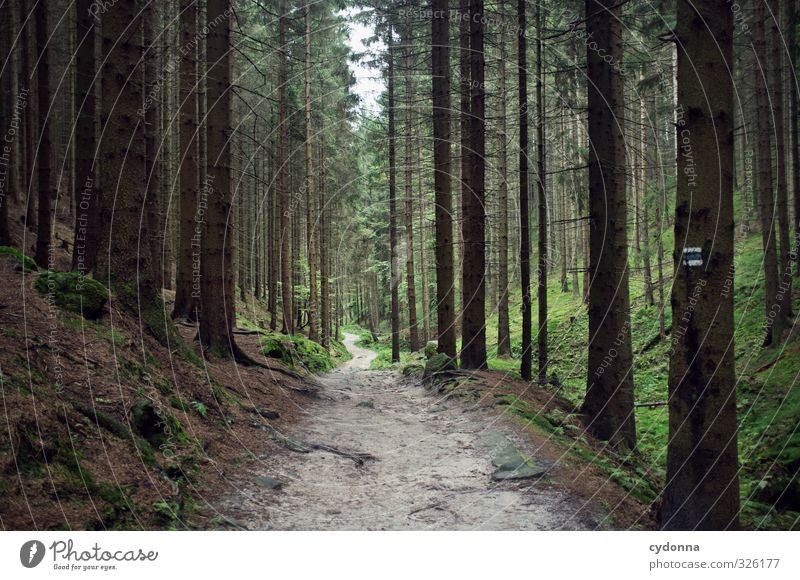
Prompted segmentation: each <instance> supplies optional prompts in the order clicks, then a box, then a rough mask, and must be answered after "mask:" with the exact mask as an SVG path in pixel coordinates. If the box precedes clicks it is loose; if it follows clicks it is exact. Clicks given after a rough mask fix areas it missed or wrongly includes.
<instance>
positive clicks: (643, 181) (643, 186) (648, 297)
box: [638, 72, 655, 306]
mask: <svg viewBox="0 0 800 580" xmlns="http://www.w3.org/2000/svg"><path fill="white" fill-rule="evenodd" d="M639 80H640V82H641V81H644V73H643V72H640V73H639ZM646 103H647V101H646V96H645V95H642V96H641V97H640V98H639V137H640V138H639V147H640V148H641V152H640V153H639V175H638V180H639V188H638V189H639V208H638V213H639V217H640V222H639V225H640V228H641V241H640V243H641V250H642V268H643V270H642V274H643V276H644V300H645V303H646V304H647V305H648V306H653V304H655V297H654V296H653V274H652V269H651V264H650V223H649V221H650V213H649V212H648V211H647V165H648V163H649V160H648V157H647V151H648V147H647V129H646V127H647V105H646ZM653 114H655V111H654V112H653Z"/></svg>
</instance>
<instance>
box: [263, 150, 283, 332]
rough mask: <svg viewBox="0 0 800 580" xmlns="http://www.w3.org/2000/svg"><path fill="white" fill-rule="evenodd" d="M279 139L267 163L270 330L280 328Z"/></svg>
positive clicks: (266, 229) (267, 254)
mask: <svg viewBox="0 0 800 580" xmlns="http://www.w3.org/2000/svg"><path fill="white" fill-rule="evenodd" d="M276 142H277V140H274V141H273V142H272V144H273V146H272V154H271V155H270V156H269V160H268V161H267V165H268V166H269V172H270V174H269V178H268V179H266V181H267V183H269V184H270V186H266V195H267V203H268V204H269V208H270V209H269V214H268V217H267V220H266V228H265V235H266V236H267V237H268V244H269V245H268V246H267V249H266V256H267V259H268V260H269V262H268V264H269V268H268V274H267V275H268V276H269V282H268V284H267V286H268V293H269V314H270V317H269V328H270V330H273V331H274V330H277V328H278V278H279V277H280V268H281V260H280V246H281V235H280V232H281V228H280V219H281V217H280V213H281V211H280V207H281V205H280V200H279V199H278V188H277V183H276V176H277V173H278V172H277V167H278V164H277V160H278V155H277V152H276V151H277V146H276V145H275V144H276Z"/></svg>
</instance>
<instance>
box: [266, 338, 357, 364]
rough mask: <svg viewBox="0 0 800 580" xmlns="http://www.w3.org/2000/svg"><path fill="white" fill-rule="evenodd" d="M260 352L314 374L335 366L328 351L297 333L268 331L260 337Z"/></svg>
mask: <svg viewBox="0 0 800 580" xmlns="http://www.w3.org/2000/svg"><path fill="white" fill-rule="evenodd" d="M341 348H344V347H343V346H341ZM261 352H262V353H263V354H264V356H267V357H269V358H274V359H278V360H280V361H281V362H282V363H283V364H285V365H286V366H288V367H289V368H293V369H304V370H306V371H308V372H310V373H314V374H318V373H324V372H327V371H329V370H332V369H333V368H334V367H335V366H336V364H335V362H334V360H333V357H332V356H331V353H330V352H328V351H326V350H325V349H324V348H323V347H322V346H320V345H319V344H317V343H316V342H314V341H312V340H309V339H307V338H305V337H303V336H299V335H293V336H286V335H282V334H276V333H269V334H267V335H265V336H264V337H262V338H261Z"/></svg>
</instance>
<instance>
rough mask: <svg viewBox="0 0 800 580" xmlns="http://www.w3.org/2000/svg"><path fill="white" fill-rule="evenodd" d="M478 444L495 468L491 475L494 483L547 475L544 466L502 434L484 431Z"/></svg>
mask: <svg viewBox="0 0 800 580" xmlns="http://www.w3.org/2000/svg"><path fill="white" fill-rule="evenodd" d="M480 444H481V446H482V447H483V448H484V449H486V450H487V451H488V452H489V457H490V458H491V460H492V465H494V466H495V467H496V469H495V471H494V473H492V479H494V480H495V481H504V480H507V479H527V478H531V477H541V476H542V475H544V474H545V473H547V467H546V466H544V465H541V464H540V463H537V462H536V461H534V460H533V459H531V458H530V457H528V456H526V455H525V454H523V453H522V452H521V451H520V450H519V449H517V446H516V445H514V444H513V443H512V442H511V440H509V439H508V437H506V436H505V435H503V434H502V433H499V432H497V431H486V432H484V433H483V435H481V439H480Z"/></svg>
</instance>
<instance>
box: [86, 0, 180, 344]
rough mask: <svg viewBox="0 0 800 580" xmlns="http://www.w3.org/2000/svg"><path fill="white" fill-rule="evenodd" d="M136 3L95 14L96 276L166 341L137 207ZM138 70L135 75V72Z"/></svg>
mask: <svg viewBox="0 0 800 580" xmlns="http://www.w3.org/2000/svg"><path fill="white" fill-rule="evenodd" d="M143 7H144V4H143V2H140V1H139V2H118V3H116V4H113V5H111V6H109V7H108V9H107V10H106V11H105V12H104V13H103V14H102V52H103V70H102V92H101V94H102V110H103V111H104V116H103V120H104V124H103V128H102V131H101V135H102V139H101V141H100V146H99V157H100V158H101V159H102V160H103V163H102V165H101V172H102V173H101V180H100V181H101V183H102V184H103V189H102V190H101V191H102V195H101V196H100V197H99V201H100V203H99V208H98V209H99V213H100V228H101V229H100V231H99V233H98V234H99V235H98V241H99V246H98V253H97V268H96V277H97V278H98V279H99V280H100V281H102V282H103V283H104V284H106V285H107V286H108V287H109V288H111V289H112V290H114V291H115V297H116V299H117V300H118V302H119V305H120V306H121V307H122V308H123V309H124V310H126V311H127V312H128V313H129V314H132V315H134V316H136V317H138V319H139V320H140V322H141V324H142V325H143V326H144V327H145V328H147V329H148V330H149V332H151V333H152V334H153V335H155V336H156V338H158V340H159V341H160V342H161V343H162V344H166V342H167V340H166V339H167V336H168V334H169V333H170V330H171V326H170V324H169V320H166V319H164V317H163V304H162V301H161V298H160V293H159V286H158V284H157V282H156V280H157V277H158V274H159V273H158V272H157V271H156V269H155V261H154V260H153V257H152V256H151V251H150V250H151V249H150V246H149V243H148V240H150V239H151V231H150V223H148V221H147V220H146V219H142V218H143V216H142V213H143V211H144V207H145V191H146V190H145V187H146V183H147V171H146V170H147V167H146V160H145V139H144V119H143V118H142V115H141V112H142V111H141V107H142V103H143V102H144V96H145V94H144V83H143V78H142V77H143V75H142V73H141V69H138V68H137V67H140V66H141V64H142V62H143V57H144V48H143V38H142V18H143V12H142V9H143ZM137 73H138V74H137Z"/></svg>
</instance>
